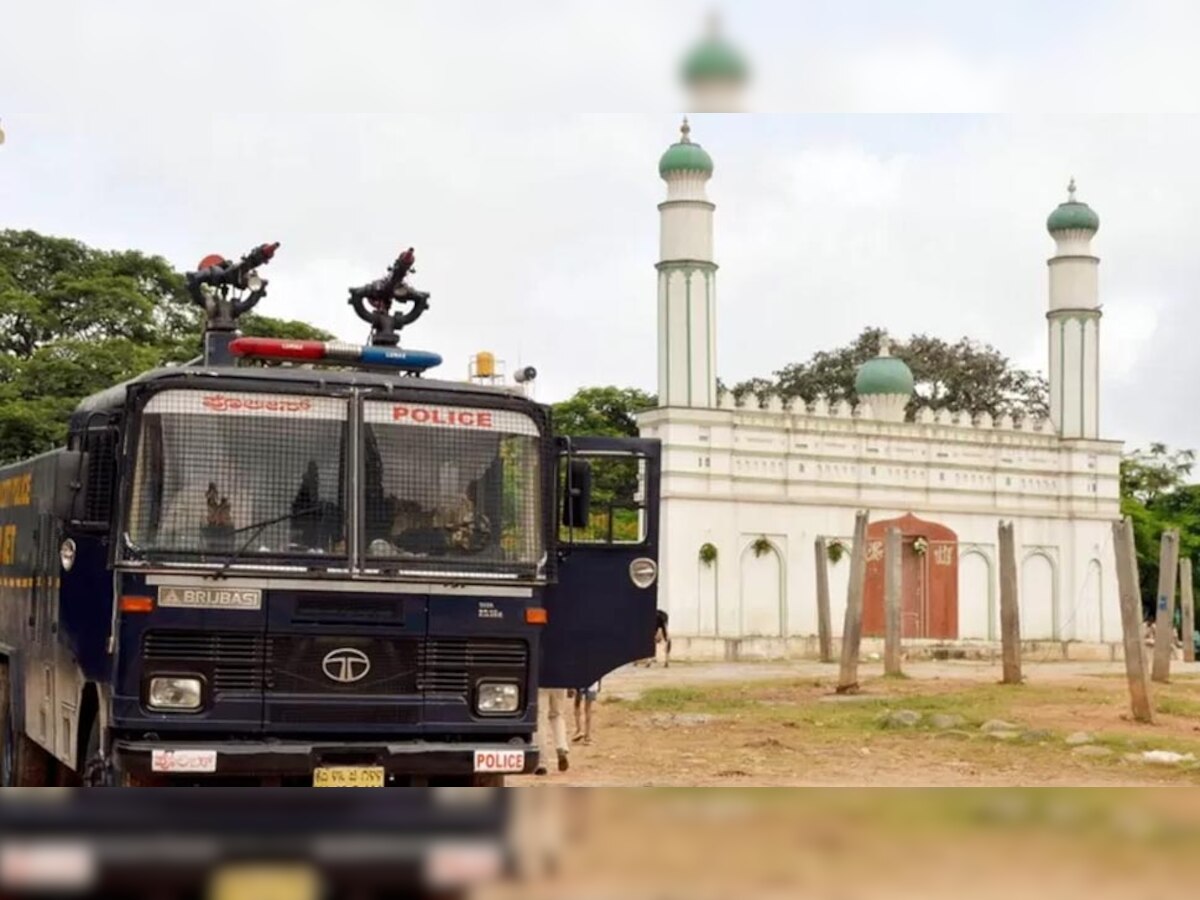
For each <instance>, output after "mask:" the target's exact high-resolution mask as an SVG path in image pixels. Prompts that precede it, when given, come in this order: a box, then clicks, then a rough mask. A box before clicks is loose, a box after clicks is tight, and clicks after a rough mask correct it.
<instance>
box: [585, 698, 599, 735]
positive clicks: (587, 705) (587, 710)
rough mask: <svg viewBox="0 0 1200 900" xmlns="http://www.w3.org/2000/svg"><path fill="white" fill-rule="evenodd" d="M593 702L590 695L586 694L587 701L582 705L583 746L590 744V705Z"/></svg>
mask: <svg viewBox="0 0 1200 900" xmlns="http://www.w3.org/2000/svg"><path fill="white" fill-rule="evenodd" d="M595 702H596V701H595V700H593V699H592V695H591V694H588V698H587V701H586V702H585V703H584V705H583V722H584V726H583V742H584V743H585V744H590V743H591V742H592V705H593V704H594V703H595Z"/></svg>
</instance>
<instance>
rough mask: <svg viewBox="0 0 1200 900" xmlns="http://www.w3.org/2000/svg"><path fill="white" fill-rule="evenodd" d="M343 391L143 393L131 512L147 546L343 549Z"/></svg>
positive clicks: (140, 544)
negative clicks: (301, 393)
mask: <svg viewBox="0 0 1200 900" xmlns="http://www.w3.org/2000/svg"><path fill="white" fill-rule="evenodd" d="M346 417H347V405H346V402H345V401H344V400H339V399H334V398H330V397H303V396H282V395H278V396H277V395H264V394H249V393H245V394H231V393H222V392H220V391H214V392H210V391H166V392H163V393H160V394H156V395H155V396H154V397H153V398H151V400H150V401H149V403H147V405H146V407H145V410H144V414H143V417H142V427H141V433H140V440H139V442H138V448H137V461H136V468H135V474H134V483H133V491H132V498H131V504H130V515H129V528H128V532H129V540H130V542H131V543H132V544H133V545H134V547H135V548H137V550H139V551H140V552H142V553H144V554H149V555H154V554H162V553H167V554H171V553H175V554H179V553H186V554H190V555H194V554H197V553H198V554H201V555H205V556H209V555H212V556H216V557H218V558H221V559H225V558H228V557H229V556H230V555H232V554H238V555H244V556H261V555H271V556H295V555H300V556H321V555H324V556H335V557H336V556H344V555H345V554H346V552H347V550H346V515H345V510H346V503H345V485H346V483H347V479H346V430H347V429H346Z"/></svg>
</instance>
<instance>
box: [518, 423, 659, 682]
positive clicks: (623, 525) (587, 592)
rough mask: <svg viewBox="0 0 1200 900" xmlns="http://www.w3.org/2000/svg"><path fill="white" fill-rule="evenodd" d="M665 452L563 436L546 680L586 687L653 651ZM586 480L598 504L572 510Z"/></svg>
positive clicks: (630, 442)
mask: <svg viewBox="0 0 1200 900" xmlns="http://www.w3.org/2000/svg"><path fill="white" fill-rule="evenodd" d="M660 460H661V448H660V444H659V442H658V441H650V440H638V439H635V438H602V437H586V438H584V437H580V438H563V439H561V440H560V444H559V455H558V485H559V489H558V503H557V504H556V506H557V509H556V513H555V514H556V516H557V519H558V522H559V529H558V531H559V563H558V582H557V584H555V585H553V586H551V587H550V588H548V589H547V591H546V601H545V602H546V612H547V622H546V627H545V630H544V632H543V635H542V648H541V673H540V683H541V686H542V687H550V688H583V687H587V686H588V685H590V684H593V683H594V682H595V681H597V680H598V679H600V678H602V677H603V676H605V675H607V674H608V673H609V672H612V671H613V670H614V669H616V668H618V667H620V666H623V665H625V664H626V663H631V662H635V661H636V660H639V659H645V658H646V657H649V656H652V655H653V654H654V629H655V612H656V610H657V608H658V525H659V515H658V497H659V470H660ZM584 482H590V485H589V484H585V483H584ZM588 487H590V499H591V502H590V508H588V509H586V510H580V509H579V508H578V507H576V509H575V510H574V513H575V515H574V517H572V516H571V515H570V514H568V510H567V509H566V507H569V506H570V501H569V499H568V496H569V494H570V492H571V491H572V490H574V491H576V492H577V493H578V492H579V491H580V489H586V488H588Z"/></svg>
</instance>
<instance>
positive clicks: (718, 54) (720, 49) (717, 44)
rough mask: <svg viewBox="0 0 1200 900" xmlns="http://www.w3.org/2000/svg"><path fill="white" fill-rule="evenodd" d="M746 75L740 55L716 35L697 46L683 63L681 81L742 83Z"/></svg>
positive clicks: (744, 65)
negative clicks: (723, 80) (724, 80)
mask: <svg viewBox="0 0 1200 900" xmlns="http://www.w3.org/2000/svg"><path fill="white" fill-rule="evenodd" d="M746 75H747V69H746V61H745V60H744V59H743V58H742V55H741V54H740V53H738V52H737V50H735V49H734V48H733V47H732V46H731V45H730V44H728V43H726V42H725V41H724V40H723V39H722V38H721V37H720V36H718V35H716V34H713V35H711V36H709V37H707V38H705V39H704V40H703V41H701V42H700V43H699V44H697V45H696V46H695V47H694V48H693V49H692V51H691V52H690V53H689V54H688V55H687V56H686V57H685V58H684V61H683V79H684V81H686V82H687V83H688V84H695V83H696V82H699V81H718V80H722V79H728V80H729V81H742V80H744V79H745V78H746Z"/></svg>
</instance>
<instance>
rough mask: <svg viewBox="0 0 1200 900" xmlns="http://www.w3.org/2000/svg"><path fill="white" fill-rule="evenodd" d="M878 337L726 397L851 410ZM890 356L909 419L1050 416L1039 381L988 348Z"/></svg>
mask: <svg viewBox="0 0 1200 900" xmlns="http://www.w3.org/2000/svg"><path fill="white" fill-rule="evenodd" d="M884 335H885V332H884V330H883V329H882V328H867V329H864V330H863V332H862V334H860V335H859V336H858V337H857V338H855V339H854V340H853V341H852V342H851V343H849V344H847V345H845V346H843V347H838V348H835V349H833V350H822V351H819V352H817V353H814V354H813V355H812V357H811V358H809V359H808V360H807V361H806V362H800V363H792V364H790V365H787V366H784V367H783V368H782V369H780V370H779V371H777V372H776V373H775V377H774V378H764V377H758V378H752V379H749V380H748V381H743V382H740V383H739V384H736V385H734V387H733V392H734V394H736V395H742V394H745V393H746V392H753V393H755V394H768V395H769V394H778V395H779V396H781V397H783V398H784V399H792V398H801V399H803V400H805V401H807V402H811V401H812V400H814V399H816V397H817V396H818V395H821V394H823V395H824V396H825V397H826V398H827V399H828V400H829V402H830V403H837V402H838V401H840V400H845V401H848V402H849V403H852V404H853V403H857V402H858V395H857V393H856V392H855V390H854V378H855V375H856V374H857V371H858V367H859V366H860V365H862V364H863V363H864V362H866V361H867V360H869V359H872V358H874V357H875V356H877V355H878V354H879V349H880V345H881V342H882V339H883V337H884ZM891 354H892V355H893V356H895V357H898V358H899V359H902V360H904V362H905V363H906V364H907V365H908V367H909V368H910V369H911V370H912V373H913V380H914V382H915V384H916V388H915V391H914V396H913V399H912V401H911V402H910V403H909V408H908V412H909V415H910V416H912V415H913V414H914V413H915V411H916V410H917V409H918V408H919V407H921V406H930V407H934V408H942V409H955V410H962V411H965V412H969V413H972V414H979V413H983V412H987V413H990V414H991V415H992V416H993V417H996V418H998V417H999V416H1001V415H1005V414H1008V415H1011V416H1014V417H1019V416H1041V417H1045V416H1047V415H1049V403H1048V397H1049V392H1048V388H1047V385H1046V380H1045V379H1044V378H1043V377H1042V376H1041V375H1039V374H1038V373H1036V372H1028V371H1025V370H1023V369H1019V368H1017V367H1016V366H1014V365H1013V364H1012V362H1011V361H1010V360H1009V359H1008V358H1007V357H1005V356H1004V355H1003V354H1002V353H1000V351H999V350H997V349H996V348H995V347H992V346H990V345H988V344H983V343H979V342H978V341H972V340H969V339H968V338H962V339H961V340H958V341H956V342H954V343H950V342H947V341H944V340H942V339H941V338H937V337H930V336H929V335H924V334H917V335H913V336H912V337H911V338H909V339H908V341H906V342H904V343H902V344H894V345H893V346H892V348H891Z"/></svg>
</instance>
